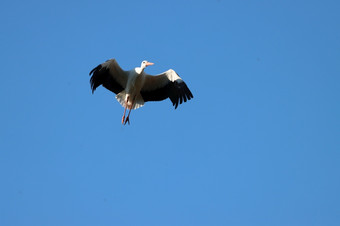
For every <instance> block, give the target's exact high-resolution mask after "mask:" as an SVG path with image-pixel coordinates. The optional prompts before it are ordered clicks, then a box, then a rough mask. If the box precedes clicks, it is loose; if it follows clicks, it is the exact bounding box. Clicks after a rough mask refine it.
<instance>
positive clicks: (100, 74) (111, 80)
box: [90, 59, 128, 94]
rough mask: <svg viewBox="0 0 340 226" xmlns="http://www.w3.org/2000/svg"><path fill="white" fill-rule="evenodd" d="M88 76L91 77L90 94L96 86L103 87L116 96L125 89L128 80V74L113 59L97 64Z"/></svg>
mask: <svg viewBox="0 0 340 226" xmlns="http://www.w3.org/2000/svg"><path fill="white" fill-rule="evenodd" d="M90 75H92V76H91V79H90V83H91V89H92V93H93V92H94V91H95V90H96V88H97V87H98V86H100V85H103V86H104V87H105V88H106V89H108V90H110V91H112V92H114V93H116V94H117V93H119V92H121V91H122V90H124V89H125V87H126V83H127V79H128V78H127V77H128V73H127V72H126V71H124V70H123V69H121V67H120V66H119V65H118V63H117V61H116V60H115V59H110V60H107V61H106V62H104V63H102V64H99V65H98V66H97V67H95V68H93V69H92V71H91V72H90Z"/></svg>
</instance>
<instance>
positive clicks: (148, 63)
mask: <svg viewBox="0 0 340 226" xmlns="http://www.w3.org/2000/svg"><path fill="white" fill-rule="evenodd" d="M150 65H154V63H151V62H147V63H146V66H150Z"/></svg>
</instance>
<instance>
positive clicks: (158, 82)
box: [90, 59, 193, 125]
mask: <svg viewBox="0 0 340 226" xmlns="http://www.w3.org/2000/svg"><path fill="white" fill-rule="evenodd" d="M150 65H153V63H151V62H148V61H146V60H144V61H143V62H142V64H141V66H140V67H136V68H134V69H132V70H130V71H124V70H123V69H122V68H121V67H120V66H119V65H118V63H117V61H116V60H115V59H110V60H108V61H106V62H104V63H102V64H99V65H98V66H97V67H95V68H94V69H93V70H92V71H91V72H90V75H92V77H91V79H90V83H91V89H92V93H93V92H94V91H95V90H96V88H97V87H98V86H100V85H102V86H104V87H105V88H106V89H108V90H110V91H112V92H113V93H115V94H117V95H116V99H117V100H118V102H119V103H120V104H121V105H122V106H123V107H124V114H123V117H122V124H124V125H125V124H126V123H127V122H128V123H129V124H130V119H129V117H130V113H131V110H132V109H137V108H139V107H142V106H143V105H144V103H145V102H147V101H161V100H165V99H166V98H170V100H171V102H172V104H173V106H175V109H176V108H177V106H178V103H179V104H182V102H183V101H184V102H186V101H187V100H190V99H191V98H193V95H192V93H191V92H190V90H189V88H188V87H187V85H186V84H185V82H184V81H183V80H182V79H181V78H180V77H179V76H178V74H177V73H176V72H175V71H174V70H172V69H169V70H167V71H166V72H163V73H161V74H159V75H156V76H152V75H149V74H146V73H145V72H144V69H145V68H146V67H147V66H150ZM126 109H129V113H128V115H127V117H126V119H125V113H126Z"/></svg>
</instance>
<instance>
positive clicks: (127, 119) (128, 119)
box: [124, 98, 135, 125]
mask: <svg viewBox="0 0 340 226" xmlns="http://www.w3.org/2000/svg"><path fill="white" fill-rule="evenodd" d="M134 102H135V98H133V101H132V103H131V107H130V110H129V114H128V116H127V117H126V120H125V123H124V125H125V124H126V123H127V122H128V123H129V125H130V113H131V110H132V108H133V104H134Z"/></svg>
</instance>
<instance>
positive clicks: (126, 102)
mask: <svg viewBox="0 0 340 226" xmlns="http://www.w3.org/2000/svg"><path fill="white" fill-rule="evenodd" d="M128 102H129V97H127V99H126V101H125V107H124V114H123V117H122V124H124V121H125V113H126V108H127V106H128ZM125 124H126V122H125Z"/></svg>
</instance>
